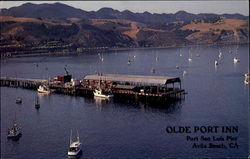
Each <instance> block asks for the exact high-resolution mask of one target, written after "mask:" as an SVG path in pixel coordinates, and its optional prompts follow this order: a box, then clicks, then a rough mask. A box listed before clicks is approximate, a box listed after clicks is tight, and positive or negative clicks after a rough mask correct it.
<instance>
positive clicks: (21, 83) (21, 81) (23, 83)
mask: <svg viewBox="0 0 250 159" xmlns="http://www.w3.org/2000/svg"><path fill="white" fill-rule="evenodd" d="M47 83H48V80H42V79H25V78H11V77H0V86H7V87H21V88H27V89H37V88H38V87H39V85H44V84H47Z"/></svg>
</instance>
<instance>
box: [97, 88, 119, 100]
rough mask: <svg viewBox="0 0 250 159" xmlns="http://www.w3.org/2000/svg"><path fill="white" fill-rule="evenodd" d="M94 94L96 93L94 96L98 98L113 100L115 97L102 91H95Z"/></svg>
mask: <svg viewBox="0 0 250 159" xmlns="http://www.w3.org/2000/svg"><path fill="white" fill-rule="evenodd" d="M93 93H94V96H96V97H102V98H112V97H114V95H113V94H111V93H106V92H103V91H102V90H101V89H95V90H94V92H93Z"/></svg>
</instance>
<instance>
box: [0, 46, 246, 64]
mask: <svg viewBox="0 0 250 159" xmlns="http://www.w3.org/2000/svg"><path fill="white" fill-rule="evenodd" d="M223 45H227V46H230V45H249V43H230V44H219V43H216V44H191V45H180V46H164V47H161V46H160V47H133V48H130V47H126V48H105V49H92V50H91V49H89V50H87V51H85V52H77V51H69V52H53V53H51V52H39V53H23V54H14V55H13V54H12V53H9V54H7V56H5V54H6V53H3V55H1V57H0V59H1V60H2V59H8V58H21V57H37V56H65V55H83V54H86V53H91V52H98V51H104V52H107V51H128V50H148V49H169V48H184V47H197V46H223Z"/></svg>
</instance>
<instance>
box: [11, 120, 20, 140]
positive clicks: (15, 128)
mask: <svg viewBox="0 0 250 159" xmlns="http://www.w3.org/2000/svg"><path fill="white" fill-rule="evenodd" d="M21 134H22V132H21V126H20V125H19V124H17V123H16V121H13V125H12V126H11V128H9V129H8V134H7V137H8V138H16V137H19V136H20V135H21Z"/></svg>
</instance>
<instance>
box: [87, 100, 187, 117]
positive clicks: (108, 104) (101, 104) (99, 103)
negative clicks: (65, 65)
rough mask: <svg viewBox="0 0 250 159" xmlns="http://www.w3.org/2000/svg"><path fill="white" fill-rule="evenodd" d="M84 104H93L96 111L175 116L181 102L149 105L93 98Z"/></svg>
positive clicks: (179, 109) (142, 102) (146, 103)
mask: <svg viewBox="0 0 250 159" xmlns="http://www.w3.org/2000/svg"><path fill="white" fill-rule="evenodd" d="M84 101H85V103H95V105H96V107H97V110H98V111H102V110H103V109H110V108H112V109H131V108H132V109H138V110H140V111H141V112H157V113H166V114H169V113H171V114H175V113H179V112H180V111H181V108H182V105H183V101H184V99H181V100H173V101H169V102H164V103H157V102H156V103H150V102H144V101H135V100H128V99H124V100H121V99H117V98H111V99H105V98H100V97H94V98H85V100H84Z"/></svg>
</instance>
